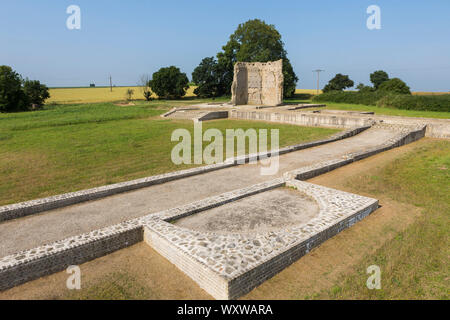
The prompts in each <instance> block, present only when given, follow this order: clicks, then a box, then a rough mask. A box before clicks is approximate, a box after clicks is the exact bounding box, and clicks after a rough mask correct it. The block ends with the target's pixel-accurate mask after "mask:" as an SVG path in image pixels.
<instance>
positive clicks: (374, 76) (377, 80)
mask: <svg viewBox="0 0 450 320" xmlns="http://www.w3.org/2000/svg"><path fill="white" fill-rule="evenodd" d="M388 80H389V75H388V74H387V72H385V71H383V70H378V71H375V72H373V73H371V74H370V82H372V83H373V86H374V88H375V89H378V88H379V87H380V85H381V84H382V83H383V82H385V81H388Z"/></svg>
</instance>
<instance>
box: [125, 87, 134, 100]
mask: <svg viewBox="0 0 450 320" xmlns="http://www.w3.org/2000/svg"><path fill="white" fill-rule="evenodd" d="M133 94H134V90H133V89H127V91H126V92H125V99H126V100H127V101H131V100H132V99H133Z"/></svg>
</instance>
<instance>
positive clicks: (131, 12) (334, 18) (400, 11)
mask: <svg viewBox="0 0 450 320" xmlns="http://www.w3.org/2000/svg"><path fill="white" fill-rule="evenodd" d="M71 4H76V5H78V6H79V7H80V8H81V30H68V29H67V28H66V19H67V17H68V14H66V8H67V7H68V6H69V5H71ZM372 4H376V5H378V6H380V8H381V27H382V29H381V30H372V31H370V30H368V29H367V28H366V20H367V17H368V14H367V13H366V9H367V7H368V6H369V5H372ZM253 18H259V19H263V20H265V21H266V22H267V23H270V24H274V25H275V26H276V28H277V29H278V31H279V32H280V33H281V35H282V37H283V41H284V43H285V46H286V50H287V52H288V57H289V58H290V60H291V62H292V65H293V67H294V70H295V72H296V73H297V75H298V76H299V78H300V81H299V83H298V85H297V87H298V88H315V87H316V82H315V75H314V74H313V73H312V70H313V69H317V68H321V69H325V70H326V71H325V72H323V73H322V74H321V80H322V81H321V87H323V85H324V84H325V82H326V81H328V80H329V79H330V78H331V77H333V76H334V74H336V73H343V74H348V75H349V76H350V78H351V79H353V80H354V81H355V84H357V83H359V82H363V83H365V84H369V73H370V72H372V71H374V70H378V69H383V70H386V71H387V72H388V73H389V74H390V76H391V77H400V78H402V79H403V80H405V81H406V82H407V83H408V84H409V85H410V87H411V89H413V90H415V91H449V90H450V41H449V39H450V1H448V0H430V1H424V0H410V1H406V0H405V1H400V0H369V1H367V0H345V1H343V0H342V1H336V0H316V1H301V0H294V1H290V0H285V1H264V0H259V1H253V0H251V1H249V0H240V1H235V0H226V1H223V0H191V1H182V0H178V1H173V0H164V1H144V0H128V1H111V0H109V1H106V0H95V1H87V0H71V1H65V0H58V1H56V0H54V1H50V0H39V1H35V0H16V1H6V0H1V2H0V43H1V47H0V64H6V65H10V66H12V67H13V68H14V69H16V70H17V71H18V72H19V73H20V74H22V75H23V76H24V77H29V78H32V79H39V80H41V81H42V82H44V83H46V84H47V85H49V86H86V85H88V84H89V83H91V82H94V83H96V84H97V85H107V84H108V76H109V74H110V73H111V74H112V77H113V82H114V84H116V85H135V84H136V83H137V81H138V78H139V76H140V75H141V74H143V73H148V74H152V73H153V72H155V71H156V70H157V69H159V68H160V67H163V66H169V65H176V66H178V67H180V68H181V69H182V71H184V72H186V74H187V75H188V77H189V78H190V77H191V73H192V70H193V69H194V68H195V67H196V66H197V65H198V63H199V62H200V60H201V59H202V58H204V57H207V56H213V55H215V54H216V53H217V52H218V51H219V50H220V49H221V47H222V45H224V44H225V43H226V42H227V40H228V37H229V35H230V34H231V33H233V32H234V30H235V29H236V27H237V25H238V24H239V23H242V22H245V21H247V20H248V19H253Z"/></svg>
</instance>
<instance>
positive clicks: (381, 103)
mask: <svg viewBox="0 0 450 320" xmlns="http://www.w3.org/2000/svg"><path fill="white" fill-rule="evenodd" d="M313 101H314V102H337V103H352V104H363V105H367V106H378V107H385V108H395V109H404V110H420V111H441V112H450V94H443V95H436V96H419V95H409V94H392V93H387V92H382V91H374V92H349V91H332V92H327V93H322V94H320V95H318V96H315V97H314V98H313Z"/></svg>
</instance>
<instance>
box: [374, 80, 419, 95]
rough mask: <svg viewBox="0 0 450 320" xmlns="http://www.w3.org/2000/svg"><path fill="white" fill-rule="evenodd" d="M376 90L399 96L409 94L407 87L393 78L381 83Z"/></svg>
mask: <svg viewBox="0 0 450 320" xmlns="http://www.w3.org/2000/svg"><path fill="white" fill-rule="evenodd" d="M378 90H380V91H387V92H392V93H399V94H411V91H410V90H409V87H408V86H407V85H406V83H404V82H403V81H402V80H400V79H399V78H393V79H390V80H387V81H385V82H383V83H382V84H381V85H380V86H379V88H378Z"/></svg>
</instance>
